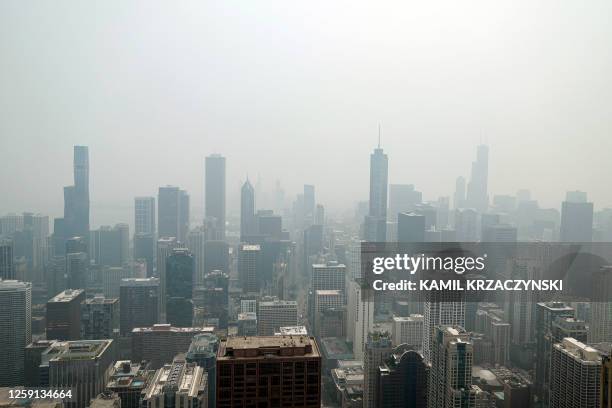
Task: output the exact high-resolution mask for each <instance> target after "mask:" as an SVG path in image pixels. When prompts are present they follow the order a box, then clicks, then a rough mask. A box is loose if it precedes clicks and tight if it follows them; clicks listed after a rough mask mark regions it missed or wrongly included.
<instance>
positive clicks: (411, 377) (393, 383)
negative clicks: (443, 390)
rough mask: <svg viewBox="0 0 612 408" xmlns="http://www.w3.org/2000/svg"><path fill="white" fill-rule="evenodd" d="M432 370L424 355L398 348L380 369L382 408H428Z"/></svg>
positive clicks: (379, 399)
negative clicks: (429, 381)
mask: <svg viewBox="0 0 612 408" xmlns="http://www.w3.org/2000/svg"><path fill="white" fill-rule="evenodd" d="M428 375H429V367H428V365H427V363H425V361H424V360H423V355H422V354H421V353H420V352H418V351H416V350H413V349H410V348H409V347H405V346H398V347H396V348H394V349H393V350H392V351H391V354H390V356H389V358H387V359H386V360H385V361H384V362H383V363H382V364H381V365H380V366H379V368H378V381H377V387H378V389H377V391H376V393H377V395H378V399H377V404H376V407H379V408H427V377H428Z"/></svg>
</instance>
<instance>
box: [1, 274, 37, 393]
mask: <svg viewBox="0 0 612 408" xmlns="http://www.w3.org/2000/svg"><path fill="white" fill-rule="evenodd" d="M31 324H32V284H31V283H29V282H20V281H16V280H2V279H0V344H1V345H2V352H0V387H8V386H13V385H22V384H23V383H24V372H25V371H24V370H25V367H24V350H25V347H26V346H27V345H28V344H30V342H31V341H32V326H31Z"/></svg>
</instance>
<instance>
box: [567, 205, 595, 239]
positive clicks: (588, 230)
mask: <svg viewBox="0 0 612 408" xmlns="http://www.w3.org/2000/svg"><path fill="white" fill-rule="evenodd" d="M559 238H560V240H561V242H591V241H592V240H593V203H587V202H573V201H564V202H563V203H562V204H561V232H560V236H559Z"/></svg>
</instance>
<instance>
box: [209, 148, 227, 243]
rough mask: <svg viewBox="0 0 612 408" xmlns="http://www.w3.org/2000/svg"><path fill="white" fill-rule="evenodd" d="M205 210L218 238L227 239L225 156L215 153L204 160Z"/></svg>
mask: <svg viewBox="0 0 612 408" xmlns="http://www.w3.org/2000/svg"><path fill="white" fill-rule="evenodd" d="M204 167H205V170H204V172H205V182H204V207H205V208H204V212H205V216H206V218H207V219H209V220H210V221H211V222H212V225H213V228H214V230H215V234H214V237H215V239H217V240H225V157H223V156H221V155H218V154H213V155H210V156H207V157H206V159H205V161H204Z"/></svg>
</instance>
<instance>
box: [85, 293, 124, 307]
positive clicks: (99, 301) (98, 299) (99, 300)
mask: <svg viewBox="0 0 612 408" xmlns="http://www.w3.org/2000/svg"><path fill="white" fill-rule="evenodd" d="M85 303H86V304H88V305H105V304H106V305H110V304H113V303H119V299H107V298H105V297H104V296H99V295H96V296H95V297H93V298H91V299H86V300H85Z"/></svg>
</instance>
